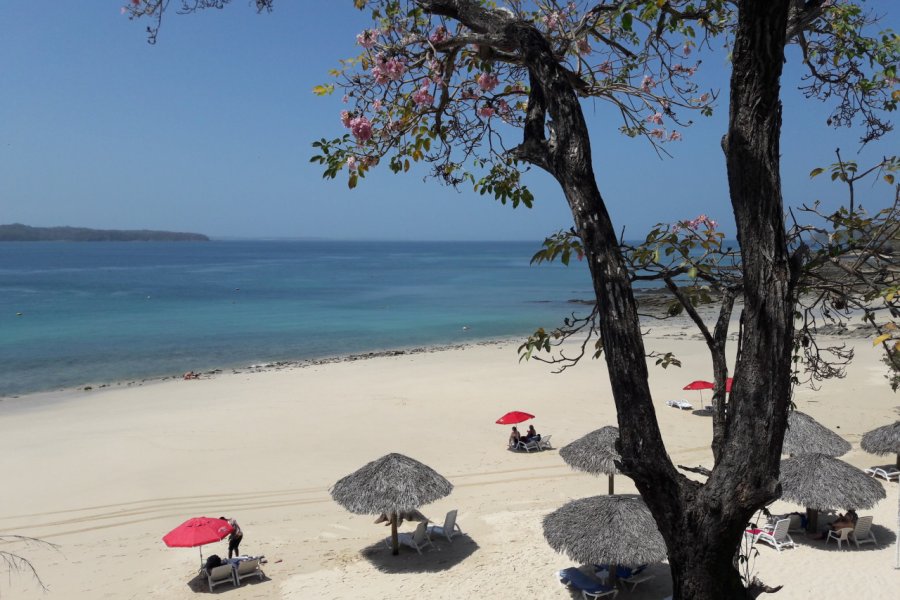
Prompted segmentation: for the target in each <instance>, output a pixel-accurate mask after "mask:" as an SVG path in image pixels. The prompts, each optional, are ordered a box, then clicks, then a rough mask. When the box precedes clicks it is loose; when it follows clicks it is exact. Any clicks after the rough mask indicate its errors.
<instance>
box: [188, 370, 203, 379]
mask: <svg viewBox="0 0 900 600" xmlns="http://www.w3.org/2000/svg"><path fill="white" fill-rule="evenodd" d="M184 378H185V379H200V373H194V372H193V371H188V372H187V373H185V374H184Z"/></svg>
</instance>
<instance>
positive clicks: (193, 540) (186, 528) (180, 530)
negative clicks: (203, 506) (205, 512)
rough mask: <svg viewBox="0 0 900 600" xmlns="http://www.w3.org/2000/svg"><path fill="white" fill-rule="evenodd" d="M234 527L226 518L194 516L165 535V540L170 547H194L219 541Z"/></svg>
mask: <svg viewBox="0 0 900 600" xmlns="http://www.w3.org/2000/svg"><path fill="white" fill-rule="evenodd" d="M232 529H233V528H232V527H231V525H229V524H228V521H226V520H224V519H210V518H209V517H194V518H193V519H188V520H187V521H185V522H184V523H182V524H181V525H179V526H178V527H176V528H175V529H173V530H172V531H170V532H169V533H167V534H166V535H164V536H163V541H164V542H165V543H166V546H168V547H170V548H193V547H194V546H202V545H204V544H212V543H213V542H218V541H220V540H221V539H222V538H224V537H225V536H226V535H228V534H229V533H231V531H232Z"/></svg>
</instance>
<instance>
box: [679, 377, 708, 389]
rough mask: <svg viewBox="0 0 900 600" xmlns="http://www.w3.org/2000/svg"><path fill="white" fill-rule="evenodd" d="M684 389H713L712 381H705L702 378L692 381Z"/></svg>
mask: <svg viewBox="0 0 900 600" xmlns="http://www.w3.org/2000/svg"><path fill="white" fill-rule="evenodd" d="M681 389H683V390H711V389H713V383H712V381H703V380H702V379H698V380H697V381H692V382H690V383H689V384H687V385H686V386H684V387H683V388H681Z"/></svg>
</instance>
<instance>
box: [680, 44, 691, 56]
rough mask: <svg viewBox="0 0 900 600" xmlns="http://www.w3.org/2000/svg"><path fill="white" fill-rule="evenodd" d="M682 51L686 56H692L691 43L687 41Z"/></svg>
mask: <svg viewBox="0 0 900 600" xmlns="http://www.w3.org/2000/svg"><path fill="white" fill-rule="evenodd" d="M681 53H682V54H684V55H685V56H690V55H691V45H690V44H688V43H687V42H685V43H684V46H682V47H681Z"/></svg>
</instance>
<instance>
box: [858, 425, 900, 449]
mask: <svg viewBox="0 0 900 600" xmlns="http://www.w3.org/2000/svg"><path fill="white" fill-rule="evenodd" d="M860 446H862V449H863V450H865V451H866V452H871V453H872V454H900V421H894V422H893V423H892V424H891V425H885V426H884V427H879V428H878V429H873V430H872V431H870V432H869V433H867V434H866V435H864V436H863V437H862V442H861V443H860Z"/></svg>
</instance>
